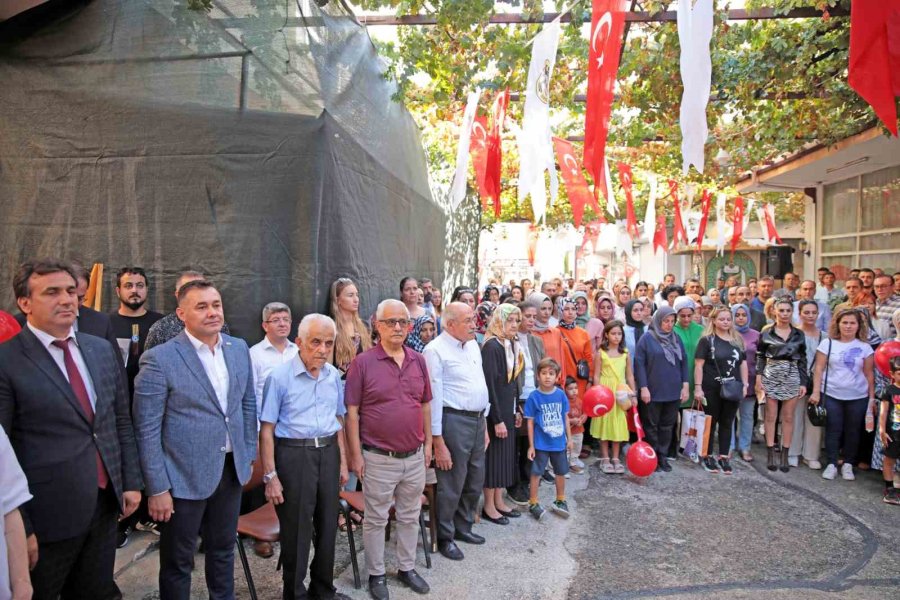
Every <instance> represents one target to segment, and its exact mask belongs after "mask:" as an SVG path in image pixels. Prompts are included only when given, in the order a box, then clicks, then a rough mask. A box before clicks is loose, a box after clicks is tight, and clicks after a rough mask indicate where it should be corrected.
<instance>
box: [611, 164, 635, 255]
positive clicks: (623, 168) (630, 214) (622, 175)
mask: <svg viewBox="0 0 900 600" xmlns="http://www.w3.org/2000/svg"><path fill="white" fill-rule="evenodd" d="M616 166H617V167H618V169H619V181H620V182H621V184H622V189H623V190H625V230H626V231H627V232H628V234H629V235H631V239H637V238H638V237H639V236H640V233H638V225H637V217H636V216H635V214H634V194H633V190H632V183H633V182H634V178H633V176H632V174H631V167H630V166H628V165H626V164H625V163H623V162H620V163H619V164H618V165H616Z"/></svg>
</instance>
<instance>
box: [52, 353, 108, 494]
mask: <svg viewBox="0 0 900 600" xmlns="http://www.w3.org/2000/svg"><path fill="white" fill-rule="evenodd" d="M53 345H54V346H56V347H57V348H59V349H60V350H62V351H63V357H64V358H63V362H65V364H66V373H67V374H68V376H69V385H71V386H72V391H73V392H75V397H76V398H78V403H79V404H80V405H81V408H82V410H84V414H85V416H86V417H87V420H88V423H90V424H91V427H92V428H93V425H94V409H93V407H92V406H91V397H90V396H89V395H88V391H87V386H85V385H84V379H82V377H81V373H80V372H79V371H78V365H76V364H75V359H74V358H72V350H71V349H70V348H69V340H68V339H65V340H54V341H53ZM94 439H96V434H95V435H94ZM95 445H96V443H95ZM108 484H109V477H108V476H107V475H106V469H105V468H104V467H103V459H102V458H100V451H99V450H98V451H97V486H98V487H100V488H101V489H106V486H107V485H108Z"/></svg>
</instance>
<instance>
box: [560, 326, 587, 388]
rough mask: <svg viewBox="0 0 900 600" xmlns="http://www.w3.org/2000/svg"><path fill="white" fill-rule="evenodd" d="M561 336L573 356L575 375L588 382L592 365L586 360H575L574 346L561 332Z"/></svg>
mask: <svg viewBox="0 0 900 600" xmlns="http://www.w3.org/2000/svg"><path fill="white" fill-rule="evenodd" d="M559 336H560V337H561V338H562V339H563V341H564V342H565V343H566V347H567V348H568V349H569V354H571V355H572V360H573V361H574V362H575V375H577V376H578V379H583V380H585V381H588V380H589V379H590V378H591V365H590V364H588V361H586V360H584V359H583V358H582V359H581V360H578V359H577V358H575V351H574V350H572V344H570V343H569V340H568V339H566V336H564V335H563V334H562V332H560V334H559Z"/></svg>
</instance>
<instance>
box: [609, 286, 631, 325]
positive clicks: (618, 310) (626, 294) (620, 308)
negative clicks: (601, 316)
mask: <svg viewBox="0 0 900 600" xmlns="http://www.w3.org/2000/svg"><path fill="white" fill-rule="evenodd" d="M630 300H631V288H630V287H628V285H627V284H624V283H623V284H622V285H621V286H619V289H618V290H617V291H616V306H615V309H614V310H613V317H614V318H615V319H616V320H617V321H622V322H623V323H624V322H625V305H626V304H628V302H629V301H630Z"/></svg>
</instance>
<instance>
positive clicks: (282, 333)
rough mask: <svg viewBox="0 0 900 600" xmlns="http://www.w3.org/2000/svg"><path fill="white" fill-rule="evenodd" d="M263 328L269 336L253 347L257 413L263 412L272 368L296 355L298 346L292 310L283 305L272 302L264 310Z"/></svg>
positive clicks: (251, 354)
mask: <svg viewBox="0 0 900 600" xmlns="http://www.w3.org/2000/svg"><path fill="white" fill-rule="evenodd" d="M262 328H263V331H265V332H266V337H264V338H263V339H262V341H261V342H259V343H258V344H255V345H254V346H253V347H251V348H250V362H251V363H253V383H254V385H255V386H256V414H260V413H261V412H262V399H263V389H264V388H265V387H266V378H267V377H268V376H269V373H271V372H272V369H274V368H275V367H278V366H280V365H283V364H284V363H286V362H290V361H291V360H293V358H294V357H295V356H297V353H298V348H297V344H295V343H294V342H292V341H291V340H290V339H288V338H289V337H290V335H291V309H290V307H289V306H288V305H287V304H283V303H281V302H269V303H268V304H266V305H265V307H263V311H262Z"/></svg>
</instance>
